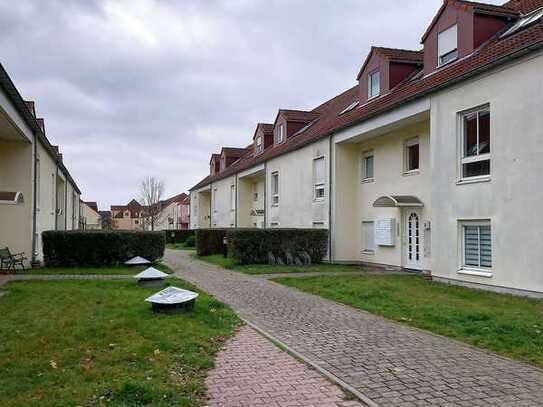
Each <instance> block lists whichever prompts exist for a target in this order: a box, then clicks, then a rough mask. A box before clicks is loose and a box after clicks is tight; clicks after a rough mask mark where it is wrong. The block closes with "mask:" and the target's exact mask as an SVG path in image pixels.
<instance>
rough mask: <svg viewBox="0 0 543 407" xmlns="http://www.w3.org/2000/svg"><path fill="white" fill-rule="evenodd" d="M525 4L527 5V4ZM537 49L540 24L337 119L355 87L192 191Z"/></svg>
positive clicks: (542, 43) (542, 42)
mask: <svg viewBox="0 0 543 407" xmlns="http://www.w3.org/2000/svg"><path fill="white" fill-rule="evenodd" d="M524 1H526V2H528V3H530V0H524ZM540 49H543V23H542V22H541V21H539V22H537V23H535V24H533V25H532V26H529V27H527V28H526V29H524V30H521V31H518V32H516V33H515V34H513V35H510V36H507V37H505V38H501V39H500V38H494V39H492V40H490V41H489V42H488V43H487V44H486V45H485V46H483V47H482V48H480V49H478V50H477V51H475V52H474V53H473V54H472V55H470V56H468V57H466V58H463V59H460V60H458V61H456V62H454V63H451V64H449V65H446V66H444V67H443V68H441V69H439V70H437V71H435V72H433V73H432V74H430V75H426V76H422V75H417V76H416V77H415V78H414V79H412V80H410V81H406V82H404V83H402V84H400V85H398V86H397V87H396V88H395V89H394V90H393V91H392V92H390V93H388V94H386V95H383V96H381V97H378V98H376V99H374V100H372V101H371V102H369V103H367V104H365V105H362V106H359V107H358V108H355V109H353V110H351V111H349V112H347V113H344V114H342V115H339V114H338V113H339V112H341V111H342V110H344V109H345V108H346V107H347V106H349V105H350V104H351V103H353V102H354V101H356V100H357V99H358V86H354V87H352V88H351V89H349V90H347V91H345V92H343V93H341V94H340V95H338V96H336V97H334V98H333V99H330V100H329V101H327V102H325V103H323V104H322V105H320V106H318V107H317V108H315V109H314V110H313V112H316V113H319V119H318V120H316V121H315V123H314V124H313V126H311V127H309V128H308V129H307V130H306V131H304V132H302V133H300V134H299V135H297V136H296V137H292V138H290V139H289V140H288V141H287V142H286V143H283V144H280V145H277V146H274V147H273V148H269V149H267V150H265V151H264V153H262V154H259V155H258V156H254V154H253V152H248V153H247V154H245V155H244V156H243V157H241V158H240V159H239V160H238V161H237V162H236V163H234V164H232V165H231V166H230V167H228V168H227V169H226V170H224V171H223V172H221V173H220V174H216V175H214V176H207V177H206V178H204V179H203V180H202V181H200V182H199V183H198V184H196V185H195V186H194V187H192V188H191V190H194V189H197V188H201V187H203V186H205V185H208V184H209V183H211V182H213V181H216V180H219V179H222V178H225V177H228V176H230V175H233V174H235V173H236V172H239V171H242V170H244V169H247V168H250V167H252V166H255V165H257V164H260V163H262V162H264V161H266V160H268V159H270V158H272V157H275V156H278V155H281V154H284V153H287V152H290V151H294V150H296V149H298V148H301V147H303V146H305V145H307V144H309V143H312V142H314V141H316V140H318V139H320V138H323V137H327V136H329V135H331V134H333V133H334V132H337V131H339V130H342V129H345V128H347V127H351V126H353V125H356V124H358V123H360V122H363V121H365V120H367V119H369V118H372V117H374V116H377V115H379V114H382V113H384V112H387V111H389V110H392V109H394V108H396V107H398V106H400V105H402V104H405V103H408V102H411V101H413V100H416V99H418V98H421V97H424V96H426V95H428V94H430V93H432V92H435V91H438V90H441V89H443V88H445V87H447V86H451V85H453V84H456V83H458V82H460V81H463V80H465V79H468V78H470V77H473V76H475V75H478V74H480V73H482V72H485V71H487V70H489V69H492V68H494V67H496V66H498V65H500V64H503V63H506V62H507V61H509V60H510V59H514V58H519V57H521V56H523V55H526V54H528V53H530V52H533V51H536V50H540Z"/></svg>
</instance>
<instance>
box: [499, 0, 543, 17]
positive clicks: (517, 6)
mask: <svg viewBox="0 0 543 407" xmlns="http://www.w3.org/2000/svg"><path fill="white" fill-rule="evenodd" d="M504 5H505V6H507V7H509V8H512V9H513V10H516V11H520V12H521V13H522V14H527V13H530V12H532V11H534V10H537V9H539V8H542V7H543V0H511V1H508V2H507V3H505V4H504Z"/></svg>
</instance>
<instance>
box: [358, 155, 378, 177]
mask: <svg viewBox="0 0 543 407" xmlns="http://www.w3.org/2000/svg"><path fill="white" fill-rule="evenodd" d="M368 157H372V172H373V174H372V176H371V177H369V176H368V174H367V168H366V167H367V166H366V162H367V159H368ZM360 178H361V182H373V181H374V180H375V154H374V151H373V150H369V151H365V152H363V153H362V157H361V159H360Z"/></svg>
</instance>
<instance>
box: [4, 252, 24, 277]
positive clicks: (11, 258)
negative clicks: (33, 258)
mask: <svg viewBox="0 0 543 407" xmlns="http://www.w3.org/2000/svg"><path fill="white" fill-rule="evenodd" d="M25 260H26V257H25V255H24V253H15V254H11V252H10V251H9V248H7V247H5V248H3V249H0V271H3V270H6V271H7V272H9V271H10V270H12V271H13V273H15V267H16V266H21V267H22V269H23V270H24V269H25V265H24V262H25Z"/></svg>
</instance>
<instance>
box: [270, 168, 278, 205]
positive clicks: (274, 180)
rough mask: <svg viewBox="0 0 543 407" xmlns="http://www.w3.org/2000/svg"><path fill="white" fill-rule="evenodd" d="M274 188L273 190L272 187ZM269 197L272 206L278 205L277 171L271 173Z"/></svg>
mask: <svg viewBox="0 0 543 407" xmlns="http://www.w3.org/2000/svg"><path fill="white" fill-rule="evenodd" d="M275 187H277V188H276V190H275V191H274V189H275ZM270 189H271V194H270V195H271V197H272V206H279V171H274V172H272V173H271V188H270Z"/></svg>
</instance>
